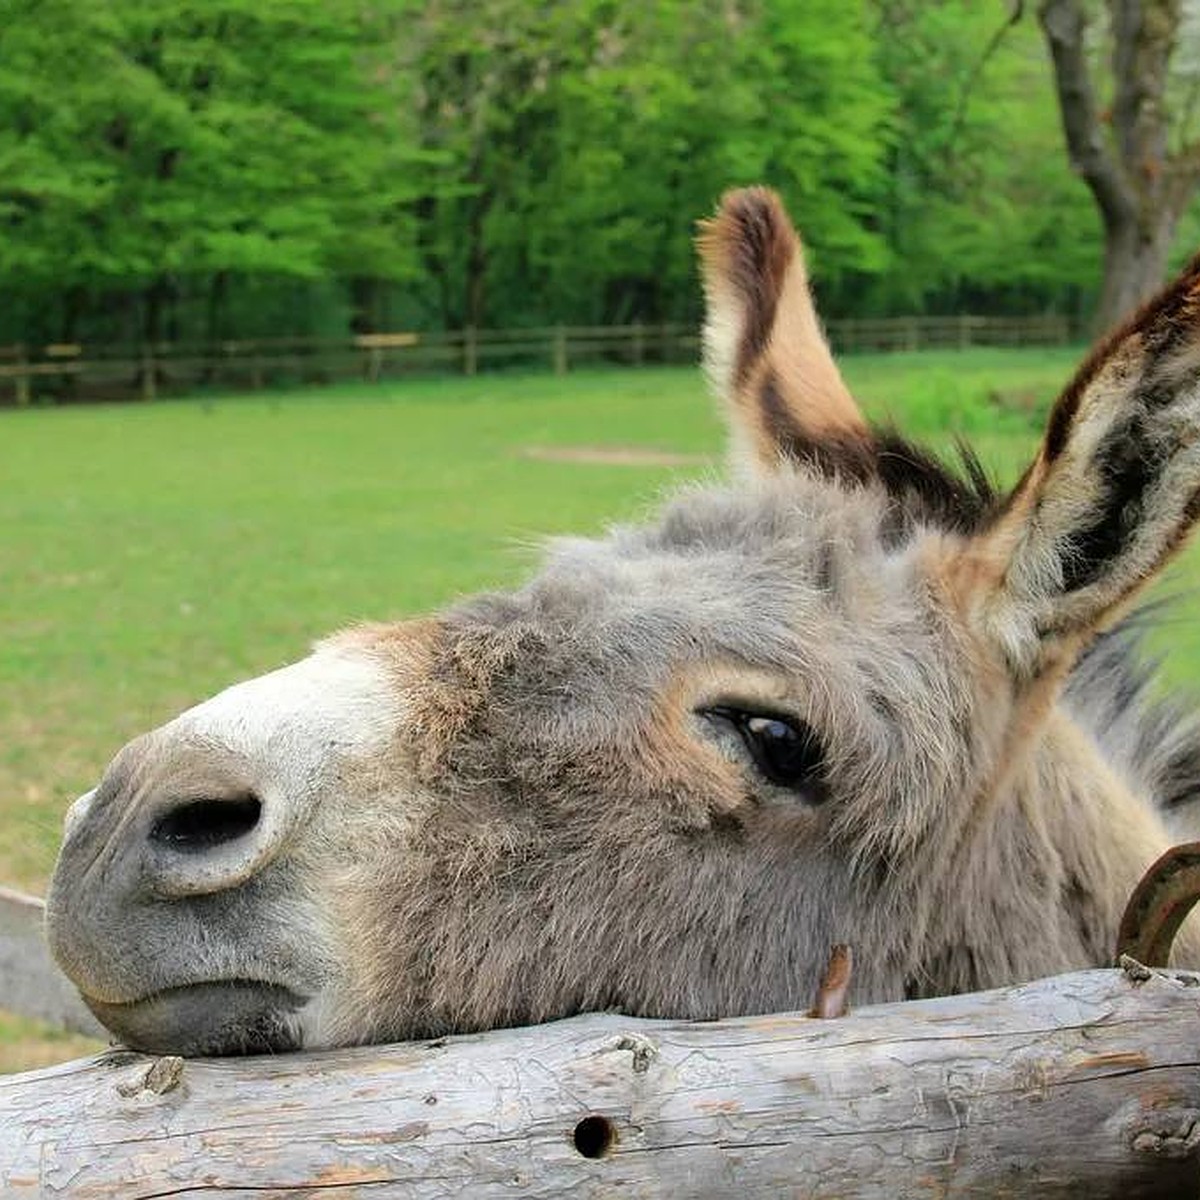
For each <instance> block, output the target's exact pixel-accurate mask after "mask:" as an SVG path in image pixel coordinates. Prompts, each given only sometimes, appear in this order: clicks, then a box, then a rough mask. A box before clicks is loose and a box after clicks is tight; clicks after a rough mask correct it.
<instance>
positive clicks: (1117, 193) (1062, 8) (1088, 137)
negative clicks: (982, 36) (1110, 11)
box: [1038, 0, 1136, 227]
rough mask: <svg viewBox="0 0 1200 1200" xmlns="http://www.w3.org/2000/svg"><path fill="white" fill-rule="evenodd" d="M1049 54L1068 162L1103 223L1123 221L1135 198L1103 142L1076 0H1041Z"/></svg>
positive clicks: (1082, 19) (1082, 21)
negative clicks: (1091, 196)
mask: <svg viewBox="0 0 1200 1200" xmlns="http://www.w3.org/2000/svg"><path fill="white" fill-rule="evenodd" d="M1038 19H1039V20H1040V21H1041V25H1042V29H1043V31H1044V32H1045V35H1046V42H1047V44H1048V45H1049V47H1050V57H1051V59H1052V61H1053V63H1054V84H1055V88H1056V90H1057V92H1058V107H1059V112H1060V114H1061V116H1062V124H1063V133H1064V135H1065V136H1066V139H1067V151H1068V153H1069V154H1070V156H1071V164H1072V166H1073V167H1074V168H1075V170H1076V171H1078V172H1079V174H1080V175H1081V176H1082V177H1083V179H1084V181H1085V182H1086V183H1087V185H1088V187H1089V188H1091V190H1092V194H1093V195H1094V196H1095V198H1096V203H1097V205H1098V206H1099V208H1100V212H1101V215H1102V216H1103V218H1104V221H1105V223H1106V224H1107V225H1109V226H1110V227H1111V226H1114V225H1118V224H1121V223H1122V222H1124V221H1127V220H1128V219H1129V217H1130V215H1131V214H1132V213H1133V212H1134V211H1135V208H1136V201H1135V198H1134V196H1133V193H1132V191H1131V189H1130V187H1129V185H1128V183H1127V181H1126V180H1125V178H1124V176H1123V173H1122V171H1121V168H1120V166H1119V164H1118V163H1117V161H1116V160H1115V159H1114V157H1113V155H1112V154H1111V152H1110V151H1109V149H1108V148H1107V147H1106V146H1105V144H1104V131H1103V129H1102V127H1101V124H1100V117H1099V114H1098V112H1097V110H1096V96H1095V93H1094V92H1093V90H1092V81H1091V77H1090V75H1089V74H1088V66H1087V59H1086V57H1085V55H1084V44H1083V43H1084V31H1085V29H1086V27H1087V18H1086V16H1085V15H1084V11H1083V6H1082V5H1081V4H1080V3H1079V0H1043V3H1042V5H1041V8H1040V9H1039V12H1038Z"/></svg>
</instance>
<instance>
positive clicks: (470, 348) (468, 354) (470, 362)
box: [463, 325, 479, 375]
mask: <svg viewBox="0 0 1200 1200" xmlns="http://www.w3.org/2000/svg"><path fill="white" fill-rule="evenodd" d="M478 369H479V344H478V342H477V341H476V337H475V326H474V325H468V326H467V327H466V329H464V330H463V374H464V375H474V374H475V373H476V371H478Z"/></svg>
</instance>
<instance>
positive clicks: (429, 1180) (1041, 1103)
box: [0, 968, 1200, 1200]
mask: <svg viewBox="0 0 1200 1200" xmlns="http://www.w3.org/2000/svg"><path fill="white" fill-rule="evenodd" d="M1197 985H1200V976H1196V975H1187V974H1180V973H1176V972H1153V973H1151V972H1148V971H1146V970H1145V969H1144V968H1141V969H1137V970H1134V971H1132V972H1131V973H1130V974H1126V973H1125V972H1122V971H1117V970H1111V971H1084V972H1080V973H1077V974H1073V975H1062V976H1058V977H1057V978H1054V979H1045V980H1040V981H1038V982H1036V983H1030V984H1026V985H1023V986H1020V987H1012V988H1006V989H1002V990H998V991H993V992H979V993H975V994H973V995H966V996H952V997H946V998H943V999H938V1000H922V1001H913V1002H910V1003H907V1004H890V1005H880V1006H877V1007H873V1008H865V1009H862V1010H861V1011H858V1012H851V1013H850V1015H849V1016H846V1017H841V1018H836V1019H831V1020H814V1019H811V1018H808V1017H805V1016H799V1015H794V1014H793V1015H774V1016H763V1017H741V1018H736V1019H732V1020H724V1021H712V1022H673V1021H645V1020H636V1019H633V1018H629V1017H622V1016H619V1015H616V1014H602V1015H593V1016H584V1017H576V1018H573V1019H571V1020H567V1021H560V1022H557V1023H555V1024H550V1025H543V1026H538V1027H533V1028H527V1029H507V1030H498V1031H496V1032H493V1033H487V1034H479V1035H474V1036H468V1037H456V1038H439V1039H437V1040H436V1041H432V1042H425V1043H414V1044H406V1045H398V1046H369V1047H362V1048H360V1049H356V1050H346V1051H339V1052H331V1053H324V1054H291V1055H288V1054H285V1055H277V1056H274V1057H264V1058H248V1059H213V1060H203V1059H201V1060H194V1061H188V1062H185V1061H184V1060H183V1059H180V1058H172V1057H167V1058H159V1059H150V1058H145V1057H142V1056H140V1055H136V1054H131V1053H128V1052H124V1051H117V1052H109V1053H107V1054H104V1055H101V1056H100V1057H98V1058H95V1059H91V1060H86V1061H82V1062H76V1063H70V1064H67V1065H65V1066H61V1067H55V1068H50V1069H49V1070H44V1071H35V1072H30V1073H29V1074H26V1075H16V1076H10V1077H8V1078H0V1191H2V1192H3V1194H4V1195H5V1196H6V1197H13V1198H14V1200H18V1198H20V1197H23V1196H29V1197H33V1196H45V1195H52V1194H53V1195H59V1194H64V1195H66V1194H69V1195H70V1196H71V1197H73V1198H74V1200H106V1198H111V1200H118V1198H119V1200H147V1198H149V1197H164V1196H182V1195H192V1194H199V1193H203V1194H204V1195H205V1196H213V1197H220V1196H250V1195H263V1194H267V1195H273V1196H281V1195H287V1196H312V1197H317V1196H332V1195H345V1196H350V1195H359V1194H360V1192H361V1195H363V1196H364V1197H365V1196H370V1197H373V1198H374V1197H378V1198H380V1200H389V1198H398V1197H412V1198H413V1200H422V1198H424V1197H435V1196H436V1197H442V1196H451V1195H466V1196H470V1197H472V1198H473V1200H475V1198H478V1200H488V1198H489V1197H497V1198H498V1197H509V1198H512V1197H545V1198H547V1200H548V1198H549V1197H557V1196H581V1197H599V1196H638V1197H643V1198H654V1197H673V1198H676V1200H688V1198H689V1197H697V1198H698V1197H715V1196H736V1197H738V1198H739V1200H757V1198H762V1200H766V1198H768V1197H770V1198H774V1197H777V1196H804V1197H807V1198H809V1200H820V1198H830V1200H832V1198H833V1197H841V1198H843V1200H848V1198H851V1197H863V1198H868V1197H870V1198H879V1200H883V1198H885V1197H886V1198H889V1200H890V1198H891V1197H906V1196H931V1197H932V1196H937V1197H942V1198H943V1200H949V1198H954V1197H971V1198H978V1200H983V1198H984V1197H996V1196H1007V1197H1020V1196H1037V1197H1039V1200H1053V1198H1065V1197H1078V1196H1086V1197H1088V1200H1106V1198H1107V1197H1112V1198H1114V1200H1134V1198H1137V1197H1157V1196H1161V1197H1164V1198H1165V1197H1172V1198H1178V1197H1184V1196H1195V1195H1196V1192H1197V1182H1198V1180H1200V1161H1198V1155H1200V1132H1198V1131H1200V1070H1197V1054H1198V1053H1200V1006H1198V1005H1197V1000H1196V997H1197V995H1198V994H1200V993H1198V992H1197V990H1196V987H1197Z"/></svg>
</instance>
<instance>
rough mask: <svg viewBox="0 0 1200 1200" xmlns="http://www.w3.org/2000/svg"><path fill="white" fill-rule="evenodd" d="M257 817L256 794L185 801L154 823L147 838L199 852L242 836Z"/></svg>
mask: <svg viewBox="0 0 1200 1200" xmlns="http://www.w3.org/2000/svg"><path fill="white" fill-rule="evenodd" d="M261 816H262V801H261V800H259V798H258V797H257V796H251V795H245V796H232V797H229V798H228V799H225V800H211V799H202V800H188V801H185V802H184V803H183V804H180V805H179V807H178V808H174V809H172V810H171V811H170V812H169V813H164V814H163V816H161V817H159V818H158V820H157V821H155V822H154V825H153V826H152V827H151V829H150V840H151V841H152V842H158V843H160V844H161V845H164V846H169V847H170V848H171V849H172V850H178V851H181V852H183V853H184V854H201V853H203V852H204V851H205V850H212V849H214V848H215V847H217V846H222V845H224V844H225V843H226V842H233V841H236V840H237V839H238V838H240V837H245V836H246V834H248V833H249V832H250V831H251V830H252V829H253V828H254V827H255V826H256V825H257V824H258V820H259V817H261Z"/></svg>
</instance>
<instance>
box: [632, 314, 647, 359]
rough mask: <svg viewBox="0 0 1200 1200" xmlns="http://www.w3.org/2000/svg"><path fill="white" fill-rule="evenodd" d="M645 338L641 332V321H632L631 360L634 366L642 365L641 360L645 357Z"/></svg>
mask: <svg viewBox="0 0 1200 1200" xmlns="http://www.w3.org/2000/svg"><path fill="white" fill-rule="evenodd" d="M645 343H646V339H645V336H644V335H643V332H642V323H641V321H635V322H634V323H633V361H634V364H635V365H636V366H639V367H640V366H641V365H642V360H643V359H644V358H645V357H646V344H645Z"/></svg>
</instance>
